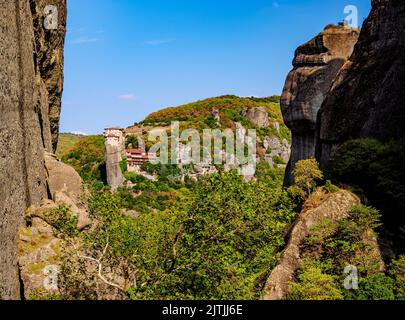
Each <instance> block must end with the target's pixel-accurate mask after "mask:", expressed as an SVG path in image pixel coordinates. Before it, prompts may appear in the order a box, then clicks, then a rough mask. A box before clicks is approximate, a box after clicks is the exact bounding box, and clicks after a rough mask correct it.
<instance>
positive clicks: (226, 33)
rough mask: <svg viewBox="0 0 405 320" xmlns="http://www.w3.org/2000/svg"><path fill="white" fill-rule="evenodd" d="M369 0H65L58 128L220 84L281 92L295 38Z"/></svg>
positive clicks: (119, 120)
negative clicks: (62, 67) (59, 120)
mask: <svg viewBox="0 0 405 320" xmlns="http://www.w3.org/2000/svg"><path fill="white" fill-rule="evenodd" d="M346 5H356V6H357V7H358V10H359V19H360V23H362V21H363V20H364V18H366V17H367V15H368V13H369V10H370V0H332V1H325V0H278V1H272V0H69V1H68V34H67V38H66V46H65V89H64V95H63V105H62V119H61V131H62V132H83V133H88V134H94V133H101V132H102V131H103V128H104V127H108V126H122V127H126V126H128V125H131V124H133V123H134V122H138V121H141V120H143V119H144V118H145V117H146V116H147V115H148V114H149V113H151V112H153V111H156V110H159V109H162V108H165V107H168V106H176V105H180V104H184V103H187V102H192V101H195V100H200V99H204V98H208V97H213V96H219V95H223V94H235V95H239V96H270V95H273V94H280V93H281V90H282V88H283V85H284V81H285V78H286V75H287V73H288V71H289V70H290V69H291V61H292V59H293V55H294V50H295V49H296V47H297V46H298V45H300V44H302V43H304V42H306V41H307V40H309V39H311V38H312V37H314V36H315V35H316V34H317V33H319V32H320V31H322V29H323V27H325V26H326V25H327V24H329V23H337V22H339V21H342V20H343V19H344V17H345V15H344V13H343V10H344V7H345V6H346Z"/></svg>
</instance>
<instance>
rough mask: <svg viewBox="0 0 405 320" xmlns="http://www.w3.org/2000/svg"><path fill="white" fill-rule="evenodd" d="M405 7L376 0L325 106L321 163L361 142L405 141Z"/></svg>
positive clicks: (319, 149) (321, 124) (321, 118)
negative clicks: (346, 144)
mask: <svg viewBox="0 0 405 320" xmlns="http://www.w3.org/2000/svg"><path fill="white" fill-rule="evenodd" d="M404 30H405V2H404V1H402V0H373V1H372V10H371V13H370V15H369V17H368V18H367V19H366V21H365V22H364V25H363V28H362V31H361V34H360V38H359V41H358V43H357V45H356V47H355V49H354V53H353V55H352V56H351V58H350V60H349V61H348V62H347V63H346V64H345V65H344V67H343V68H342V70H341V71H340V73H339V75H338V76H337V79H336V81H335V83H334V85H333V88H332V89H331V92H330V93H329V94H328V96H327V98H326V100H325V102H324V103H323V105H322V108H321V111H320V114H319V121H318V126H319V141H318V146H317V158H318V160H319V162H320V163H321V166H322V168H324V169H325V168H326V167H327V165H328V161H329V159H330V156H331V154H332V153H333V151H334V150H335V149H336V147H338V146H339V145H340V144H342V143H343V142H345V141H347V140H350V139H353V138H359V137H373V138H377V139H379V140H382V141H388V140H391V139H394V140H402V141H404V140H405V131H404V128H405V90H404V88H405V33H404Z"/></svg>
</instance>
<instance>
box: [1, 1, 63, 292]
mask: <svg viewBox="0 0 405 320" xmlns="http://www.w3.org/2000/svg"><path fill="white" fill-rule="evenodd" d="M47 2H49V3H51V2H52V4H55V3H57V4H58V5H59V15H60V17H62V18H61V19H60V20H59V26H60V27H61V30H59V31H57V30H56V31H55V32H57V33H59V32H61V34H60V36H61V37H63V35H64V30H65V29H64V28H65V26H64V23H65V19H66V6H65V1H56V2H55V1H45V0H44V1H42V0H40V1H35V3H34V1H28V0H15V1H9V0H0V65H1V68H0V117H1V121H0V146H1V147H0V177H1V179H0V289H1V292H0V293H1V297H2V298H5V299H7V298H9V299H10V298H18V297H19V278H18V268H17V258H16V255H17V247H16V237H17V230H18V227H20V226H21V225H23V224H24V213H25V210H26V209H27V208H28V207H29V206H30V205H31V204H34V203H38V202H40V201H41V200H42V199H44V198H47V197H48V192H47V173H46V170H45V167H44V151H45V150H51V149H52V142H51V140H52V139H51V125H50V123H51V121H52V120H51V117H50V116H49V101H54V100H58V99H60V97H58V98H53V95H54V94H55V95H59V96H60V93H61V84H60V90H59V91H58V90H55V91H52V90H51V89H49V91H48V89H47V81H45V80H44V79H49V78H51V76H49V75H48V76H45V77H44V78H42V75H41V73H40V69H41V67H44V66H46V65H52V64H53V62H51V61H54V60H53V58H52V55H53V54H54V52H55V50H54V49H56V47H58V48H59V50H63V41H61V42H60V43H59V44H58V45H56V44H55V48H54V49H51V50H50V51H47V50H46V49H44V48H45V46H46V41H44V42H43V49H41V50H42V55H40V54H38V52H37V50H38V41H39V42H40V41H41V40H40V39H39V38H38V32H35V28H37V29H38V30H39V29H40V28H42V26H41V24H39V23H38V25H37V27H35V21H36V19H37V21H39V22H40V21H41V20H43V19H41V16H40V14H37V13H35V10H34V11H31V10H32V9H34V8H35V7H37V6H38V7H43V6H44V5H45V3H47ZM63 17H65V18H63ZM43 32H44V34H45V38H44V39H50V38H52V37H51V36H49V34H48V32H53V31H43ZM46 34H48V36H46ZM33 48H34V50H33ZM56 51H57V50H56ZM48 54H49V55H48ZM45 56H46V58H45ZM39 57H42V58H41V59H40V58H39ZM47 59H48V60H47ZM46 61H48V62H46ZM60 65H61V64H60ZM46 68H47V67H45V69H46ZM60 77H61V73H60ZM50 82H52V81H50ZM50 82H48V85H49V88H51V87H52V88H53V86H52V85H50V84H49V83H50ZM52 103H55V102H52ZM57 118H59V115H58V116H57ZM53 119H54V120H53V121H54V123H55V120H56V114H55V116H54V118H53ZM55 128H56V127H55ZM54 131H55V129H54Z"/></svg>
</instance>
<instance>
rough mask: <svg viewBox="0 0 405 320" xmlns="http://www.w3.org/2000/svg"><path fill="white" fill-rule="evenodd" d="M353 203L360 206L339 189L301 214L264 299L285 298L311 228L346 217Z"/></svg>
mask: <svg viewBox="0 0 405 320" xmlns="http://www.w3.org/2000/svg"><path fill="white" fill-rule="evenodd" d="M318 192H319V191H318ZM314 196H315V197H316V196H317V194H315V195H313V197H314ZM310 200H311V199H310ZM310 200H309V201H310ZM357 204H360V200H359V198H358V197H356V196H355V195H354V194H352V193H351V192H349V191H345V190H341V191H339V192H337V193H334V194H331V195H329V196H328V197H327V198H326V199H325V200H324V201H322V202H321V203H320V204H319V205H318V206H316V207H315V208H313V209H310V210H307V211H305V210H304V211H303V212H302V213H301V215H300V217H299V218H298V220H297V222H296V223H295V225H294V228H293V229H292V231H291V235H290V238H289V241H288V245H287V247H286V249H285V251H284V253H283V256H282V258H281V260H280V262H279V264H278V265H277V267H276V268H275V269H274V270H273V271H272V272H271V274H270V277H269V279H268V281H267V284H266V287H265V295H264V299H265V300H282V299H285V298H286V297H287V294H288V285H289V282H291V281H293V280H294V274H295V272H296V271H297V269H298V268H299V266H300V263H301V255H302V252H301V250H300V245H301V243H302V242H303V240H304V239H305V238H306V237H307V236H308V235H309V232H310V229H311V227H313V226H315V225H317V224H319V223H321V222H322V221H325V220H327V219H328V220H330V221H332V222H338V221H340V220H342V219H344V218H346V217H347V215H348V213H349V211H350V210H351V209H352V207H353V206H355V205H357Z"/></svg>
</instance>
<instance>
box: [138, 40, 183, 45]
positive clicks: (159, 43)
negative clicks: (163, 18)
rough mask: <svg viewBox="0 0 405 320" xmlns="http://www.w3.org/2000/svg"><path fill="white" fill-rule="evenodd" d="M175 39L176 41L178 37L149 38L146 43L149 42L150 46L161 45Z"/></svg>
mask: <svg viewBox="0 0 405 320" xmlns="http://www.w3.org/2000/svg"><path fill="white" fill-rule="evenodd" d="M174 41H176V39H156V40H148V41H146V42H145V44H147V45H148V46H159V45H162V44H166V43H171V42H174Z"/></svg>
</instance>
